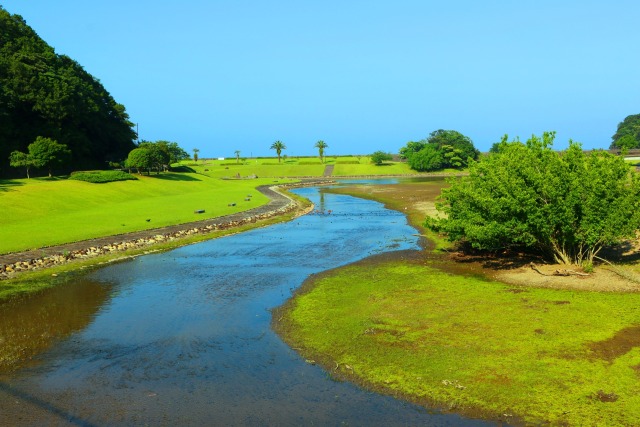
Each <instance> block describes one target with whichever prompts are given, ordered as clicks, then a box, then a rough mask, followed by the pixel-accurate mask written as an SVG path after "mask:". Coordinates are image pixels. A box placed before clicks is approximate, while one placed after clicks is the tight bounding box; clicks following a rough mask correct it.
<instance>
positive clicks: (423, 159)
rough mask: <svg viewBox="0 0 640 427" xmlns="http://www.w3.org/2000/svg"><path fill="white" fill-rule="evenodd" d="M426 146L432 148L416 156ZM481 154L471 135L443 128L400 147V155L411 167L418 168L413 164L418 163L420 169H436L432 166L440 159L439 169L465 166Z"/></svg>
mask: <svg viewBox="0 0 640 427" xmlns="http://www.w3.org/2000/svg"><path fill="white" fill-rule="evenodd" d="M426 147H430V148H428V149H427V150H426V151H425V152H424V153H423V154H422V155H420V156H417V157H416V154H417V153H420V152H421V151H422V150H424V149H425V148H426ZM434 151H438V152H439V153H440V155H439V156H437V155H435V153H434ZM479 155H480V152H479V151H478V150H476V148H475V147H474V146H473V142H472V141H471V139H470V138H469V137H467V136H464V135H463V134H461V133H460V132H458V131H455V130H442V129H439V130H436V131H433V132H431V133H430V134H429V137H428V138H426V139H423V140H420V141H409V142H407V144H406V145H405V146H404V147H402V148H401V149H400V157H401V158H403V159H406V160H407V163H409V166H410V167H411V168H413V169H416V168H414V167H413V166H412V165H416V166H417V167H418V169H416V170H420V171H424V170H436V169H432V167H433V166H435V165H436V164H438V161H437V160H438V159H441V161H440V162H439V163H440V166H439V167H438V168H439V169H441V168H464V167H466V166H467V164H468V160H469V159H472V160H476V159H477V158H478V156H479ZM412 157H413V158H414V160H413V161H411V158H412Z"/></svg>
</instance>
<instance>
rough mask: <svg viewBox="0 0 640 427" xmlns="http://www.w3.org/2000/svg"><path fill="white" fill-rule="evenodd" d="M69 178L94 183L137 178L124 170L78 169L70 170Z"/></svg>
mask: <svg viewBox="0 0 640 427" xmlns="http://www.w3.org/2000/svg"><path fill="white" fill-rule="evenodd" d="M69 179H74V180H76V181H85V182H91V183H94V184H104V183H107V182H115V181H129V180H132V181H133V180H137V179H138V178H136V177H135V176H133V175H131V174H129V173H127V172H125V171H79V172H72V173H71V175H70V176H69Z"/></svg>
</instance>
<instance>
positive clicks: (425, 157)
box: [406, 144, 444, 172]
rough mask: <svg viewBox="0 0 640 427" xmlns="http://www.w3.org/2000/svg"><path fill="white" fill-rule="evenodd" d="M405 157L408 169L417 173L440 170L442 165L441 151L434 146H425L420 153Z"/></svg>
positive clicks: (410, 153) (409, 153) (408, 153)
mask: <svg viewBox="0 0 640 427" xmlns="http://www.w3.org/2000/svg"><path fill="white" fill-rule="evenodd" d="M406 155H407V163H408V164H409V167H410V168H411V169H413V170H416V171H419V172H429V171H435V170H440V169H442V168H443V165H444V156H443V154H442V151H441V150H440V149H439V148H438V147H437V146H436V145H435V144H425V145H424V146H423V147H422V149H421V150H420V151H418V152H411V151H410V152H407V154H406Z"/></svg>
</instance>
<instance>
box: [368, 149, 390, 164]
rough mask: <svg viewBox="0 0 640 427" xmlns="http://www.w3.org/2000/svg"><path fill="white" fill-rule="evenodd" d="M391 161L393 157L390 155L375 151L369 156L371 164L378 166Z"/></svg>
mask: <svg viewBox="0 0 640 427" xmlns="http://www.w3.org/2000/svg"><path fill="white" fill-rule="evenodd" d="M391 159H393V156H392V155H391V154H390V153H385V152H384V151H376V152H374V153H373V154H372V155H371V163H374V164H376V165H378V166H380V165H381V164H382V163H384V162H386V161H389V160H391Z"/></svg>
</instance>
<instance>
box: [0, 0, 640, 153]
mask: <svg viewBox="0 0 640 427" xmlns="http://www.w3.org/2000/svg"><path fill="white" fill-rule="evenodd" d="M0 4H2V6H3V7H4V8H5V9H6V10H7V11H8V12H10V13H14V14H19V15H21V16H22V17H23V18H24V19H25V20H26V21H27V23H28V24H29V25H30V26H31V27H32V28H34V29H35V31H36V32H37V33H38V34H39V35H40V36H41V37H42V38H43V39H44V40H45V41H46V42H47V43H49V44H50V45H51V46H53V47H54V48H55V49H56V52H57V53H61V54H66V55H68V56H70V57H71V58H73V59H75V60H76V61H78V62H79V63H80V64H81V65H83V66H84V68H85V69H86V70H87V71H88V72H90V73H91V74H93V75H94V76H95V77H97V78H98V79H99V80H100V81H101V82H102V83H103V85H104V86H105V87H106V89H107V90H108V91H109V92H110V93H111V95H112V96H113V97H114V98H115V99H116V101H117V102H120V103H122V104H124V105H125V106H126V108H127V111H128V113H129V115H130V116H131V120H132V121H133V122H134V123H138V124H139V130H140V137H141V138H142V139H146V140H151V141H155V140H159V139H164V140H170V141H176V142H178V143H179V144H180V145H181V146H182V147H183V148H185V149H186V150H187V151H189V152H191V149H192V148H199V149H200V157H219V156H225V157H233V156H234V151H235V150H240V151H241V155H242V156H251V155H253V156H265V155H273V154H274V153H273V151H272V150H269V147H270V146H271V144H272V143H273V141H275V140H281V141H283V142H284V143H285V145H286V146H287V150H285V152H284V154H288V155H291V156H296V155H314V154H317V153H316V149H314V148H313V145H314V144H315V142H316V141H317V140H320V139H322V140H324V141H325V142H326V143H327V144H328V145H329V148H328V149H327V153H328V154H329V155H332V154H368V153H371V152H373V151H376V150H383V151H389V152H397V151H398V150H399V148H400V147H402V146H403V145H404V144H405V143H406V142H407V141H410V140H419V139H422V138H425V137H426V136H428V134H429V133H430V132H432V131H434V130H437V129H454V130H457V131H460V132H462V133H463V134H465V135H467V136H469V137H470V138H471V139H472V140H473V142H474V144H475V145H476V147H477V148H479V149H480V150H481V151H486V150H488V149H489V147H490V146H491V144H492V143H493V142H496V141H498V140H499V139H500V137H501V136H502V135H504V134H505V133H507V134H509V136H511V137H515V136H519V137H520V138H521V139H522V140H525V139H527V138H528V137H529V136H531V134H534V133H535V134H541V133H542V132H543V131H545V130H555V131H557V139H556V144H555V147H556V148H564V147H566V144H567V141H568V139H569V138H572V139H573V140H576V141H579V142H582V143H583V146H584V147H585V148H608V146H609V144H610V143H611V136H612V135H613V134H614V133H615V130H616V127H617V125H618V123H619V122H621V121H622V120H623V119H624V118H625V117H626V116H627V115H630V114H638V113H640V80H639V76H640V55H639V54H638V49H639V48H640V27H638V17H640V1H638V0H609V1H604V0H598V1H592V0H580V1H577V0H518V1H516V0H502V1H499V0H483V1H477V0H450V1H431V0H393V1H387V0H339V1H337V0H322V1H319V0H316V1H313V0H269V1H264V0H261V1H258V0H226V1H221V0H181V1H179V2H177V1H165V0H154V1H147V0H110V1H87V0H55V1H52V0H29V1H27V0H0Z"/></svg>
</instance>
